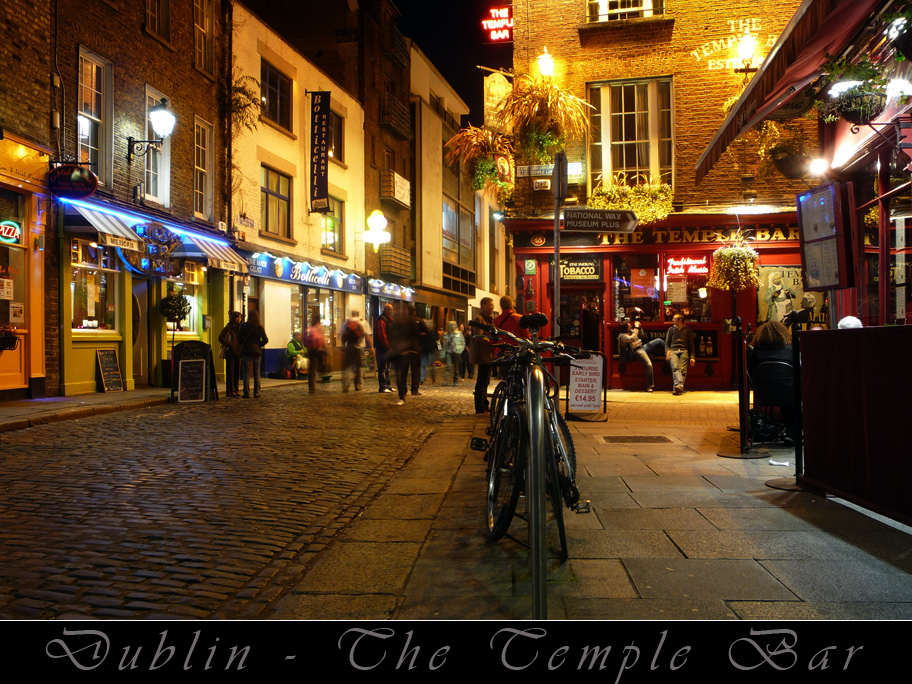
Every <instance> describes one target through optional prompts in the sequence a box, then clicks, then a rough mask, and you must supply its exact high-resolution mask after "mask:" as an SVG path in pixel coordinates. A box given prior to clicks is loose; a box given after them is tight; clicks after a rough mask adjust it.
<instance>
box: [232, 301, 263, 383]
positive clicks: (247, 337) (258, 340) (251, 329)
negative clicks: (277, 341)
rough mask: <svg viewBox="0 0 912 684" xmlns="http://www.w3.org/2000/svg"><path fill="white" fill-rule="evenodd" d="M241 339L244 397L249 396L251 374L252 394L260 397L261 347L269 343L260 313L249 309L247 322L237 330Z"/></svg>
mask: <svg viewBox="0 0 912 684" xmlns="http://www.w3.org/2000/svg"><path fill="white" fill-rule="evenodd" d="M238 337H239V338H240V340H241V357H242V358H241V375H242V377H243V378H244V399H249V398H250V376H251V374H252V375H253V396H254V398H257V399H259V397H260V358H261V357H262V356H263V347H265V346H266V345H267V344H269V338H268V337H266V330H265V329H264V328H263V324H262V323H260V314H258V313H257V312H256V311H251V312H250V313H249V314H247V322H246V323H244V325H242V326H241V329H240V331H239V332H238Z"/></svg>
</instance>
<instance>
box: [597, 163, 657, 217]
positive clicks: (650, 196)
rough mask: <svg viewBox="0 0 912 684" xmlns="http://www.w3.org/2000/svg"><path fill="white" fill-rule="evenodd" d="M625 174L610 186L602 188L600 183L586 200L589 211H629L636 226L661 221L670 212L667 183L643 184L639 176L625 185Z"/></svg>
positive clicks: (603, 183)
mask: <svg viewBox="0 0 912 684" xmlns="http://www.w3.org/2000/svg"><path fill="white" fill-rule="evenodd" d="M627 176H628V174H626V173H618V174H615V176H614V179H613V182H611V183H609V184H605V182H604V179H603V180H602V182H600V183H599V184H598V186H596V187H595V188H594V189H593V190H592V194H591V195H590V196H589V202H588V203H587V204H588V206H589V207H592V208H593V209H613V210H615V211H632V212H633V213H634V214H636V216H637V220H638V221H639V223H640V225H648V224H650V223H655V222H656V221H661V220H662V219H664V218H665V217H666V216H668V214H670V213H671V211H672V200H673V199H674V190H673V189H672V187H671V186H670V185H668V184H667V183H662V182H660V181H658V180H657V179H654V178H653V179H651V180H648V181H647V180H646V179H645V178H644V177H643V176H641V175H637V176H635V177H634V180H635V181H636V182H635V183H633V184H629V183H628V182H627Z"/></svg>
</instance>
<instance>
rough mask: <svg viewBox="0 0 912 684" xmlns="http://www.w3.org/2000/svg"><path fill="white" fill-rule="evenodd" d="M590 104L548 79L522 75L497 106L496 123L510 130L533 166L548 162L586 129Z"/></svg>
mask: <svg viewBox="0 0 912 684" xmlns="http://www.w3.org/2000/svg"><path fill="white" fill-rule="evenodd" d="M589 107H590V105H589V103H587V102H586V101H585V100H582V99H580V98H578V97H576V95H574V94H573V93H571V92H570V91H569V90H564V89H562V88H558V87H557V86H556V85H554V83H553V82H552V81H551V79H545V78H542V79H535V78H532V77H530V76H528V75H522V76H520V77H518V78H517V79H516V81H515V82H514V84H513V90H512V91H510V94H509V95H507V96H506V97H505V98H504V99H503V100H502V101H501V102H500V104H499V106H498V112H497V115H496V123H497V125H498V126H499V127H501V128H505V129H509V130H512V131H513V132H514V134H515V136H516V139H517V141H518V143H519V147H520V149H521V150H522V151H523V154H524V155H525V156H526V157H527V158H528V159H529V160H530V161H532V162H533V163H537V164H546V163H549V162H550V161H551V160H552V158H553V157H554V154H555V153H556V152H559V151H560V150H562V149H563V148H564V146H565V145H566V143H567V141H568V140H571V139H582V138H583V137H584V136H585V135H586V133H587V131H588V130H589V114H588V111H587V109H588V108H589Z"/></svg>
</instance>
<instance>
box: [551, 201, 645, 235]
mask: <svg viewBox="0 0 912 684" xmlns="http://www.w3.org/2000/svg"><path fill="white" fill-rule="evenodd" d="M638 223H639V220H638V219H637V217H636V214H634V213H633V212H632V211H615V210H612V209H589V208H588V207H564V227H563V230H564V231H567V232H575V233H632V232H633V231H634V230H636V227H637V224H638Z"/></svg>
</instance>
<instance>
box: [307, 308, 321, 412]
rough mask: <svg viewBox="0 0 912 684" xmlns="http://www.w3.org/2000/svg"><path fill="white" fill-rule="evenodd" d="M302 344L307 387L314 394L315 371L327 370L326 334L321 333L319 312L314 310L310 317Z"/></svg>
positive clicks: (315, 384) (315, 383) (315, 386)
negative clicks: (305, 361) (305, 355)
mask: <svg viewBox="0 0 912 684" xmlns="http://www.w3.org/2000/svg"><path fill="white" fill-rule="evenodd" d="M304 346H305V347H307V387H308V389H309V390H310V393H311V394H316V392H317V371H319V372H321V373H325V372H326V370H327V368H326V336H325V335H324V334H323V325H322V324H321V323H320V314H318V313H316V312H315V313H314V314H313V316H311V317H310V327H308V328H307V334H306V335H305V336H304Z"/></svg>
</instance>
